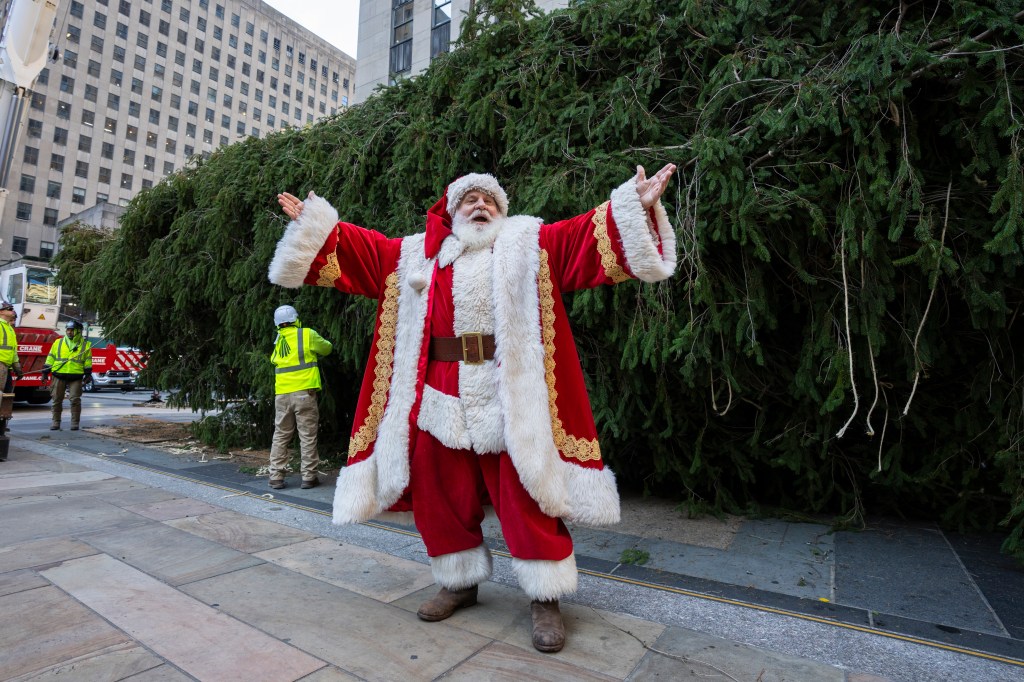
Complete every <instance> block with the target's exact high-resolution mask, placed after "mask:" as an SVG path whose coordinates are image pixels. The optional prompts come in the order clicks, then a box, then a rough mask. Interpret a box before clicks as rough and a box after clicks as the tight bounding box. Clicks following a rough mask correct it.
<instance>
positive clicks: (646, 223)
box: [612, 176, 676, 282]
mask: <svg viewBox="0 0 1024 682" xmlns="http://www.w3.org/2000/svg"><path fill="white" fill-rule="evenodd" d="M654 215H655V218H656V219H657V225H656V226H655V227H656V229H657V233H658V240H660V242H661V253H658V242H657V241H655V239H654V236H653V235H652V234H651V227H650V220H649V218H648V215H647V211H646V210H645V209H644V207H643V204H641V203H640V195H639V194H637V191H636V177H635V176H634V177H632V178H630V179H629V180H627V181H626V182H624V183H623V184H621V185H620V186H619V187H617V188H616V189H615V190H613V191H612V217H614V218H615V225H616V226H617V227H618V229H619V238H620V240H621V242H622V251H623V253H624V254H625V256H626V264H627V265H628V266H629V269H630V271H632V273H633V274H634V275H636V277H637V278H638V279H641V280H643V281H645V282H660V281H661V280H663V279H666V278H668V277H671V276H672V273H674V272H675V270H676V233H675V231H674V230H673V229H672V225H671V224H670V223H669V222H668V215H667V214H666V213H665V207H664V206H662V205H661V203H660V202H659V203H658V204H656V205H655V207H654Z"/></svg>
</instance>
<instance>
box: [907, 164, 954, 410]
mask: <svg viewBox="0 0 1024 682" xmlns="http://www.w3.org/2000/svg"><path fill="white" fill-rule="evenodd" d="M952 193H953V181H952V180H950V181H949V185H948V186H947V187H946V217H945V218H944V219H943V221H942V236H941V237H940V239H939V248H938V253H936V255H935V283H934V284H933V285H932V290H931V293H929V294H928V303H927V304H926V305H925V307H924V313H922V315H921V323H920V324H919V325H918V326H917V333H916V334H914V385H913V386H912V387H911V389H910V397H909V398H907V404H906V405H904V406H903V416H904V417H906V416H907V413H908V412H909V411H910V403H911V401H913V399H914V393H915V392H917V382H918V380H919V379H920V378H921V356H920V355H918V352H917V347H918V346H917V344H918V342H919V341H920V339H921V330H922V329H924V323H925V320H927V319H928V311H929V310H930V309H931V307H932V300H933V299H934V298H935V290H936V289H938V288H939V275H940V274H941V272H942V249H943V248H944V247H945V244H946V226H947V225H949V198H950V196H951V195H952Z"/></svg>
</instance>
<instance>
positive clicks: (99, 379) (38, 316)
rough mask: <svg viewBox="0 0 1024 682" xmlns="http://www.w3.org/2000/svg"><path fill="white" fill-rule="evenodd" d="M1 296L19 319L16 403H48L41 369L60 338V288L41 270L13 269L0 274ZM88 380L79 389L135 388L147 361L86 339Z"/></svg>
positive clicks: (133, 352) (31, 267) (130, 351)
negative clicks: (89, 350)
mask: <svg viewBox="0 0 1024 682" xmlns="http://www.w3.org/2000/svg"><path fill="white" fill-rule="evenodd" d="M0 295H2V297H3V299H4V300H6V301H10V302H11V303H12V304H14V308H15V310H16V311H17V313H18V319H17V322H16V323H15V325H14V329H15V331H16V332H17V334H18V358H19V359H20V360H21V371H22V372H24V374H25V375H24V376H23V377H22V378H21V379H19V380H18V381H17V382H16V385H15V387H14V399H15V401H27V402H29V403H31V404H33V405H42V404H44V403H48V402H49V401H50V385H49V383H48V382H47V383H44V382H43V380H42V370H43V365H45V364H46V357H47V356H48V355H49V354H50V346H51V345H53V342H54V341H56V340H57V339H58V338H59V337H60V336H63V333H64V329H63V325H62V324H60V325H59V324H58V317H59V310H60V287H58V286H57V285H56V284H55V283H54V272H53V270H50V269H49V268H47V267H45V266H42V265H14V266H11V267H7V268H5V269H4V270H2V271H0ZM90 341H93V349H92V377H90V379H87V380H86V382H85V386H83V388H84V389H85V390H87V391H99V390H100V389H102V388H119V389H121V390H123V391H130V390H132V389H134V388H135V383H136V377H137V376H138V374H139V372H141V371H142V370H143V369H145V367H146V362H147V360H148V356H147V354H146V353H144V352H142V351H138V350H135V349H133V348H118V347H117V346H115V345H114V344H112V343H107V342H106V341H102V340H99V341H98V340H96V339H90Z"/></svg>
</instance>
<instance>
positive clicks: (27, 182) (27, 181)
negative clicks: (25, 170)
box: [18, 174, 36, 194]
mask: <svg viewBox="0 0 1024 682" xmlns="http://www.w3.org/2000/svg"><path fill="white" fill-rule="evenodd" d="M18 189H20V190H21V191H22V192H28V193H29V194H31V193H32V192H35V191H36V176H34V175H25V174H22V176H21V184H20V185H19V186H18Z"/></svg>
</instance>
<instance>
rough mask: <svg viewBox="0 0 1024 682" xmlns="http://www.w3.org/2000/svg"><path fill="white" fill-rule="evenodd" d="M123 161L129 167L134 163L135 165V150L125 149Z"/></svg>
mask: <svg viewBox="0 0 1024 682" xmlns="http://www.w3.org/2000/svg"><path fill="white" fill-rule="evenodd" d="M121 160H122V161H124V162H125V163H126V164H128V165H129V166H130V165H132V164H133V163H135V150H134V149H125V150H124V156H123V158H122V159H121Z"/></svg>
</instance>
